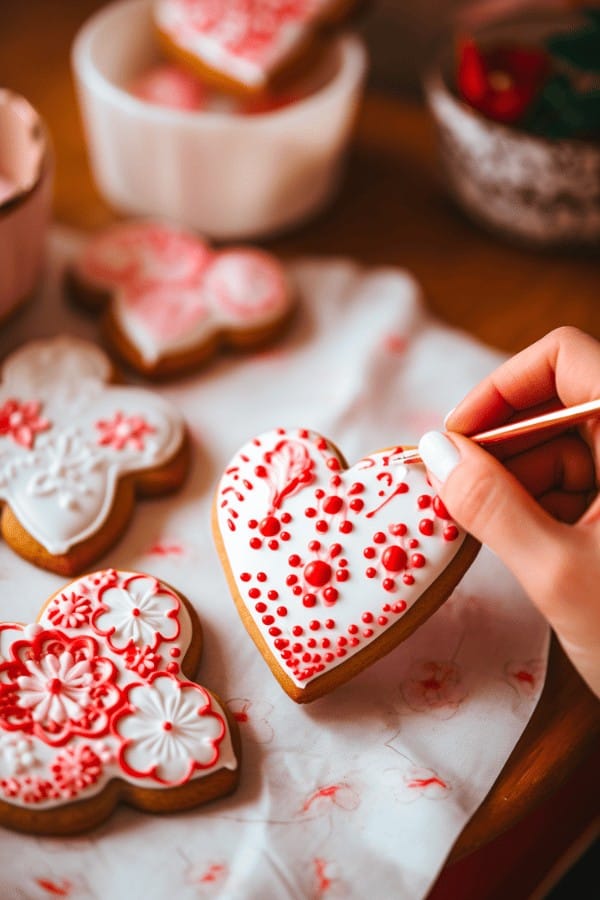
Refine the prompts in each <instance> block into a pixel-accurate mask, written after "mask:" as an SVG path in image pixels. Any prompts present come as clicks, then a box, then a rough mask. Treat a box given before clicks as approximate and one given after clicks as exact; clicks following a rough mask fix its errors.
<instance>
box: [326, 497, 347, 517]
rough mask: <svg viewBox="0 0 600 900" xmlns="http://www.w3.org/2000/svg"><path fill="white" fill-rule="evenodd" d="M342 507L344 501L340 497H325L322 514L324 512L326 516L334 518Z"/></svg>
mask: <svg viewBox="0 0 600 900" xmlns="http://www.w3.org/2000/svg"><path fill="white" fill-rule="evenodd" d="M343 505H344V501H343V500H342V498H341V497H334V496H331V497H326V498H325V500H324V501H323V512H326V513H327V515H328V516H334V515H335V514H336V513H339V511H340V509H341V508H342V506H343Z"/></svg>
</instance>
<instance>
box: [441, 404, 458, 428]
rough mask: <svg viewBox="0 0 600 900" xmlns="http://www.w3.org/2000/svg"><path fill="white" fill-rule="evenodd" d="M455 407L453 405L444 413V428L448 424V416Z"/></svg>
mask: <svg viewBox="0 0 600 900" xmlns="http://www.w3.org/2000/svg"><path fill="white" fill-rule="evenodd" d="M455 409H456V407H455V406H453V407H452V409H451V410H449V411H448V412H447V413H446V415H445V416H444V428H446V427H447V426H448V419H449V418H450V416H451V415H452V413H453V412H454V410H455Z"/></svg>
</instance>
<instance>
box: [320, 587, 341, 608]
mask: <svg viewBox="0 0 600 900" xmlns="http://www.w3.org/2000/svg"><path fill="white" fill-rule="evenodd" d="M338 597H339V594H338V592H337V591H336V589H335V588H334V587H328V588H325V590H324V591H323V598H324V600H325V602H326V603H328V604H332V603H335V601H336V600H337V598H338Z"/></svg>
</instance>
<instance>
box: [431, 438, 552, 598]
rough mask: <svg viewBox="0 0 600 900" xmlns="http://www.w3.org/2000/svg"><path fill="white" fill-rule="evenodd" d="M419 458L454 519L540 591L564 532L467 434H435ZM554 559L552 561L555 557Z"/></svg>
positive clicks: (527, 584)
mask: <svg viewBox="0 0 600 900" xmlns="http://www.w3.org/2000/svg"><path fill="white" fill-rule="evenodd" d="M419 454H420V456H421V459H422V460H423V462H424V463H425V466H426V467H427V469H428V471H429V475H430V477H431V480H432V483H433V486H434V487H435V489H436V490H437V491H438V493H439V495H440V497H441V499H442V500H443V502H444V505H445V506H446V508H447V509H448V511H449V513H450V515H451V516H452V517H453V518H454V519H455V520H456V521H457V522H458V523H459V525H461V526H462V527H463V528H464V529H466V530H467V531H468V532H470V533H471V534H472V535H473V536H474V537H476V538H477V539H478V540H479V541H481V543H482V544H486V545H487V546H488V547H489V548H490V549H491V550H493V551H494V553H496V554H497V556H499V557H500V559H501V560H502V561H503V562H504V563H505V565H506V566H507V567H508V568H509V569H510V570H511V571H512V572H513V574H514V575H515V576H516V577H517V579H518V580H519V581H520V582H521V584H522V585H523V587H524V588H525V590H526V591H528V592H530V591H531V590H535V587H536V584H537V585H539V582H540V577H541V576H543V575H544V572H543V571H540V570H542V569H544V568H545V567H546V566H547V560H548V558H549V557H548V554H549V553H550V554H552V553H553V552H554V550H555V549H556V550H558V548H559V546H560V544H561V541H562V540H564V531H563V529H562V528H561V526H560V523H558V522H557V521H556V520H555V519H553V518H552V517H551V516H549V515H548V513H546V512H545V510H543V509H542V507H541V506H540V505H539V504H538V503H536V501H535V500H534V498H533V497H532V496H531V494H529V493H528V492H527V491H526V490H525V488H524V487H523V486H522V484H521V483H520V482H519V481H518V480H517V479H516V478H515V477H514V476H513V475H512V474H511V473H510V472H509V471H508V470H507V469H506V468H505V467H504V466H503V465H502V464H501V463H500V462H499V461H498V460H497V459H496V458H495V457H494V456H492V455H491V454H490V453H488V452H486V451H485V450H483V449H482V448H481V447H480V446H479V445H477V444H476V443H474V442H473V441H470V440H469V439H468V438H466V437H464V436H463V435H460V434H456V433H452V436H451V438H450V437H449V436H448V435H445V434H442V433H441V432H439V431H429V432H427V434H425V435H423V437H422V438H421V441H420V442H419ZM550 558H552V557H550Z"/></svg>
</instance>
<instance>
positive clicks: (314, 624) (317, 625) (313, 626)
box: [308, 619, 321, 631]
mask: <svg viewBox="0 0 600 900" xmlns="http://www.w3.org/2000/svg"><path fill="white" fill-rule="evenodd" d="M308 627H309V628H310V630H311V631H318V630H319V628H320V627H321V623H320V622H319V621H318V620H317V619H312V621H310V622H309V623H308Z"/></svg>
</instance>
